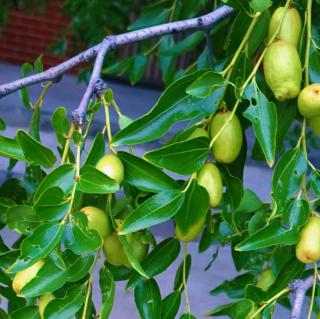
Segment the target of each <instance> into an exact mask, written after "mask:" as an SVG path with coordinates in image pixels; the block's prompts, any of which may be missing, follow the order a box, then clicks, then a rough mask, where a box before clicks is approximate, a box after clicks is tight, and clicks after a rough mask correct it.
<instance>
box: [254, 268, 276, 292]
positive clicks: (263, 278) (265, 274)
mask: <svg viewBox="0 0 320 319" xmlns="http://www.w3.org/2000/svg"><path fill="white" fill-rule="evenodd" d="M275 279H276V278H275V277H274V274H273V272H272V269H270V268H267V269H264V270H263V271H262V273H261V275H260V278H259V279H258V283H257V287H259V288H261V289H262V290H263V291H267V290H268V289H269V287H270V286H271V285H272V284H273V283H274V281H275Z"/></svg>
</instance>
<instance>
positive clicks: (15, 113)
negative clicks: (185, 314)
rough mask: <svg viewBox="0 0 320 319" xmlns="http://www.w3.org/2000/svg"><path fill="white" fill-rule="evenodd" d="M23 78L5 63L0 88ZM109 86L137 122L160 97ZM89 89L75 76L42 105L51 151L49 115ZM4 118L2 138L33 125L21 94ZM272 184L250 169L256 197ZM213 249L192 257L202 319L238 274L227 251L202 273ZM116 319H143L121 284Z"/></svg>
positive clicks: (5, 105)
mask: <svg viewBox="0 0 320 319" xmlns="http://www.w3.org/2000/svg"><path fill="white" fill-rule="evenodd" d="M18 76H19V69H18V68H17V67H16V66H12V65H7V64H0V84H2V83H6V82H8V81H9V80H14V79H16V78H17V77H18ZM110 87H111V88H112V89H113V91H114V95H115V98H116V100H117V101H118V104H119V105H120V107H121V108H122V110H125V114H126V115H128V116H130V117H132V118H137V117H138V116H140V115H142V114H143V113H145V112H146V111H147V110H149V109H150V107H152V105H153V104H154V102H155V101H156V100H157V98H158V97H159V95H160V92H159V91H157V90H153V89H146V88H139V87H137V88H132V87H129V86H127V85H125V84H120V83H110ZM84 88H85V87H84V85H77V84H76V79H75V78H74V77H72V76H65V77H64V78H63V79H62V81H61V82H60V83H58V84H56V85H55V86H54V87H53V88H52V89H51V90H50V91H49V93H48V96H47V99H46V101H45V103H44V105H43V110H42V114H43V118H42V125H41V127H42V140H43V142H44V144H46V145H47V146H49V147H50V148H51V149H54V145H55V138H54V136H53V134H52V133H51V132H50V116H51V113H52V110H54V108H55V107H57V106H65V107H67V109H68V112H69V114H70V113H71V110H72V109H73V108H75V107H76V106H77V105H78V103H79V100H80V98H81V94H82V93H83V92H84ZM37 94H39V86H35V87H32V88H31V96H32V97H33V99H35V98H36V97H37ZM0 117H3V118H4V119H5V120H6V122H7V124H8V128H7V130H6V131H5V132H4V133H3V134H4V135H7V136H14V135H15V132H16V129H17V127H26V126H27V124H28V120H29V119H30V113H29V111H28V110H26V109H24V108H23V107H22V106H21V102H20V100H19V97H18V95H17V94H12V95H10V96H8V97H5V98H3V99H1V100H0ZM100 118H101V117H100V116H98V117H97V122H96V124H95V126H94V131H95V130H99V129H100V128H101V127H102V125H103V124H102V123H103V122H102V120H100ZM102 118H103V117H102ZM112 120H113V123H115V118H112ZM252 141H253V139H252V136H249V144H252ZM137 151H138V153H139V154H142V153H143V152H144V151H145V149H143V148H138V149H137ZM6 165H7V163H6V160H4V159H0V180H1V179H3V177H4V172H3V169H4V168H5V167H6ZM1 170H2V172H1ZM22 171H23V164H19V165H18V166H17V167H16V170H15V172H14V173H15V174H17V175H19V174H20V173H21V172H22ZM270 181H271V171H270V170H269V169H267V168H266V166H257V165H250V166H247V167H246V168H245V176H244V184H245V187H247V188H252V189H255V190H256V192H257V194H258V195H259V196H260V197H261V198H262V199H264V200H268V199H269V192H270V189H269V185H270ZM257 186H258V187H257ZM2 232H3V231H2ZM155 232H156V234H157V237H158V238H161V237H162V236H164V235H167V234H172V232H173V228H172V225H171V224H170V223H166V224H163V225H161V226H159V227H157V229H156V231H155ZM2 235H4V237H5V238H6V239H7V240H8V241H10V240H12V238H10V236H9V235H8V232H7V231H6V230H4V233H3V234H2ZM214 250H215V248H214V247H212V249H211V250H210V251H208V252H206V253H204V254H201V255H199V254H198V253H197V242H195V243H192V244H191V245H190V251H191V254H192V256H193V266H192V272H191V276H190V283H189V287H190V288H189V289H190V298H191V309H192V310H193V312H194V313H195V315H196V317H197V318H200V316H201V314H203V313H204V312H206V311H209V310H211V309H212V308H214V307H215V306H217V305H220V304H222V303H223V302H225V301H226V300H227V299H226V298H225V297H224V296H219V297H211V296H209V295H208V292H209V291H210V290H211V289H212V288H213V287H215V286H216V285H217V284H218V283H221V282H222V281H223V280H225V279H227V278H232V276H235V275H236V272H235V270H234V267H233V265H232V261H231V257H230V248H229V247H224V248H222V249H221V250H220V254H219V257H218V259H217V260H216V261H215V263H214V265H213V266H212V267H211V268H210V270H209V271H207V272H204V271H203V268H204V266H205V265H207V263H208V261H210V258H211V255H212V253H213V252H214ZM179 262H180V260H179ZM177 264H178V262H177V263H175V265H173V266H172V267H170V269H169V270H168V271H167V272H166V273H165V275H160V276H159V277H158V279H159V280H158V281H159V284H160V287H161V293H162V295H163V296H165V295H166V294H167V293H169V292H170V291H171V290H170V289H171V287H172V283H173V277H174V273H175V269H176V267H177ZM97 294H98V292H97V291H95V293H94V295H95V300H96V301H97V302H99V298H98V297H97ZM111 318H112V319H127V318H130V319H136V318H137V319H138V318H139V316H138V314H137V311H136V310H135V306H134V303H133V296H132V292H125V291H124V289H123V285H122V284H119V285H118V286H117V297H116V303H115V307H114V310H113V312H112V315H111ZM276 318H279V319H280V318H281V319H282V318H287V314H286V313H285V312H284V311H283V310H279V311H278V315H277V317H276Z"/></svg>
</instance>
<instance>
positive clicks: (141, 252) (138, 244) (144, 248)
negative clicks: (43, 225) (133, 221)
mask: <svg viewBox="0 0 320 319" xmlns="http://www.w3.org/2000/svg"><path fill="white" fill-rule="evenodd" d="M142 237H143V232H136V233H133V234H132V236H131V238H129V239H128V241H129V244H130V246H131V248H132V252H133V254H134V256H135V257H136V258H137V260H138V261H139V262H141V261H142V260H143V259H144V257H146V255H147V253H148V249H149V245H148V244H145V243H143V242H142Z"/></svg>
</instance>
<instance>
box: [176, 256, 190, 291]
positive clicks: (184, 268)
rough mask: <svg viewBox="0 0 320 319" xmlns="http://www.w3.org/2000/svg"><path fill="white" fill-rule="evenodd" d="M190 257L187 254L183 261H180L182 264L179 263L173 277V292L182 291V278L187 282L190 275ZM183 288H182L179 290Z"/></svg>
mask: <svg viewBox="0 0 320 319" xmlns="http://www.w3.org/2000/svg"><path fill="white" fill-rule="evenodd" d="M191 261H192V258H191V255H190V254H188V255H187V256H186V259H185V261H184V260H182V262H181V263H180V265H179V267H178V269H177V271H176V275H175V277H174V283H173V290H179V291H183V289H184V287H183V280H184V279H183V278H184V277H185V280H186V281H187V280H188V277H189V274H190V269H191ZM181 287H183V288H181Z"/></svg>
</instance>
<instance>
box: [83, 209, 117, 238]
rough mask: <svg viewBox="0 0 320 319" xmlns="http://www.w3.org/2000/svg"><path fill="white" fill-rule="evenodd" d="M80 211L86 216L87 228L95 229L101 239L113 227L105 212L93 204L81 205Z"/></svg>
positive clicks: (107, 234) (110, 231) (109, 232)
mask: <svg viewBox="0 0 320 319" xmlns="http://www.w3.org/2000/svg"><path fill="white" fill-rule="evenodd" d="M80 211H81V212H82V213H84V214H85V215H86V216H87V219H88V227H89V229H94V230H96V231H97V232H98V233H99V235H100V236H101V237H102V239H105V238H106V237H107V236H109V235H110V234H111V233H112V231H113V229H112V226H111V222H110V219H109V216H108V215H107V213H106V212H104V211H103V210H101V209H99V208H96V207H93V206H86V207H83V208H81V210H80Z"/></svg>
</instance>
